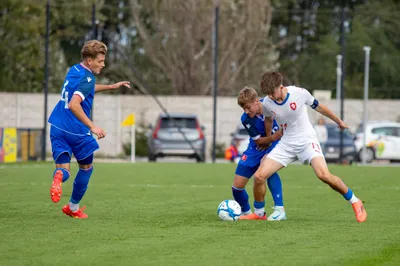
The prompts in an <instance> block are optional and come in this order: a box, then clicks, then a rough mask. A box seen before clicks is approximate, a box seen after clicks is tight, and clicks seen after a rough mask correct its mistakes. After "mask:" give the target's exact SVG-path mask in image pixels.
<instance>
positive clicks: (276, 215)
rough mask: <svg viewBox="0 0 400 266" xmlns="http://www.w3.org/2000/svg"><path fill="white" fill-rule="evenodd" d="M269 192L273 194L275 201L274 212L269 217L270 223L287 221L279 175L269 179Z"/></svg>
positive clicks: (276, 174)
mask: <svg viewBox="0 0 400 266" xmlns="http://www.w3.org/2000/svg"><path fill="white" fill-rule="evenodd" d="M267 184H268V188H269V191H270V192H271V195H272V198H273V200H274V211H273V212H272V213H271V214H270V215H269V216H268V218H267V220H268V221H282V220H286V219H287V217H286V212H285V208H284V207H283V206H284V205H283V193H282V181H281V178H280V176H279V174H278V173H274V174H272V175H271V176H270V177H269V178H268V179H267Z"/></svg>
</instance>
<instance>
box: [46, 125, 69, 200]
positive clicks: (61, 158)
mask: <svg viewBox="0 0 400 266" xmlns="http://www.w3.org/2000/svg"><path fill="white" fill-rule="evenodd" d="M64 134H65V133H64V132H63V131H61V130H59V129H57V128H55V127H51V128H50V141H51V147H52V152H53V159H54V162H55V164H56V169H55V170H54V172H53V181H52V184H51V187H50V197H51V200H52V201H53V202H54V203H57V202H59V201H60V199H61V195H62V183H63V182H65V181H67V180H68V178H69V176H70V171H69V170H70V161H71V155H70V154H71V148H70V146H69V144H68V142H67V141H66V140H65V138H64V137H65V136H64Z"/></svg>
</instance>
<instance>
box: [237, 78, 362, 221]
mask: <svg viewBox="0 0 400 266" xmlns="http://www.w3.org/2000/svg"><path fill="white" fill-rule="evenodd" d="M282 83H283V76H282V74H281V73H279V72H267V73H265V74H264V75H263V76H262V78H261V91H262V92H263V93H264V94H266V95H267V97H265V99H264V101H263V103H262V105H263V113H264V117H265V120H267V121H268V123H271V126H272V122H273V119H275V120H276V121H277V122H278V125H279V127H280V128H281V129H283V136H282V138H281V140H280V142H279V143H278V144H277V145H276V147H275V148H274V149H273V150H272V151H271V152H270V153H269V154H268V155H267V157H266V158H264V160H263V161H262V162H261V164H260V167H259V168H258V170H257V171H256V173H255V174H254V184H253V191H254V200H255V202H261V203H262V202H264V201H265V199H264V198H265V193H266V186H265V181H266V180H267V179H268V178H269V177H270V176H271V175H272V174H273V173H275V172H277V171H278V170H279V169H281V168H283V167H286V166H287V165H288V164H290V163H291V162H293V161H295V160H296V159H299V160H300V161H301V162H303V163H309V164H311V166H312V168H313V169H314V172H315V174H316V175H317V177H318V178H319V179H320V180H321V181H322V182H324V183H327V184H328V185H329V186H330V187H331V188H332V189H334V190H336V191H337V192H339V193H340V194H342V195H343V197H344V198H345V199H346V200H348V201H349V202H350V203H351V204H352V207H353V210H354V213H355V215H356V219H357V221H358V222H364V221H365V220H366V219H367V212H366V211H365V209H364V206H363V203H362V201H361V200H360V199H358V198H357V197H356V196H355V195H354V193H353V192H352V191H351V189H349V188H348V187H347V186H346V185H345V184H344V182H343V181H342V180H341V179H340V178H339V177H337V176H335V175H333V174H331V173H330V172H329V169H328V167H327V165H326V161H325V157H324V155H323V153H322V150H321V145H320V143H319V141H318V138H317V134H316V132H315V130H314V128H313V126H312V124H311V122H310V120H309V118H308V113H307V105H308V106H310V107H311V108H313V109H314V110H316V111H317V112H319V113H321V114H322V115H324V116H326V117H328V118H330V119H331V120H333V121H334V122H335V123H337V124H338V127H339V128H340V129H341V130H344V129H345V128H347V125H346V124H345V123H344V122H343V121H342V120H341V119H339V118H338V117H337V116H336V115H335V114H334V113H333V112H332V111H331V110H329V108H327V107H326V106H324V105H322V104H319V103H318V101H317V100H316V99H315V98H314V97H313V96H312V95H311V94H310V92H308V91H307V90H306V89H303V88H299V87H295V86H288V87H285V86H283V85H282ZM264 213H265V210H264V208H260V209H255V210H254V213H252V214H250V215H245V216H241V218H240V219H241V220H260V219H261V218H260V217H263V216H264Z"/></svg>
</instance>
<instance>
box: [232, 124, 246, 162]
mask: <svg viewBox="0 0 400 266" xmlns="http://www.w3.org/2000/svg"><path fill="white" fill-rule="evenodd" d="M231 137H232V140H231V143H235V142H236V141H239V142H240V144H239V147H238V152H239V155H242V154H243V152H244V151H245V150H246V149H247V145H249V141H250V140H249V138H250V136H249V133H248V132H247V130H246V128H245V127H244V126H243V125H242V124H240V125H238V126H237V127H236V130H235V131H234V132H232V133H231Z"/></svg>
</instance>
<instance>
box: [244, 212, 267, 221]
mask: <svg viewBox="0 0 400 266" xmlns="http://www.w3.org/2000/svg"><path fill="white" fill-rule="evenodd" d="M239 220H267V215H266V214H265V213H264V215H263V216H261V217H260V216H258V215H257V214H255V213H251V214H249V215H242V216H240V217H239Z"/></svg>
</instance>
